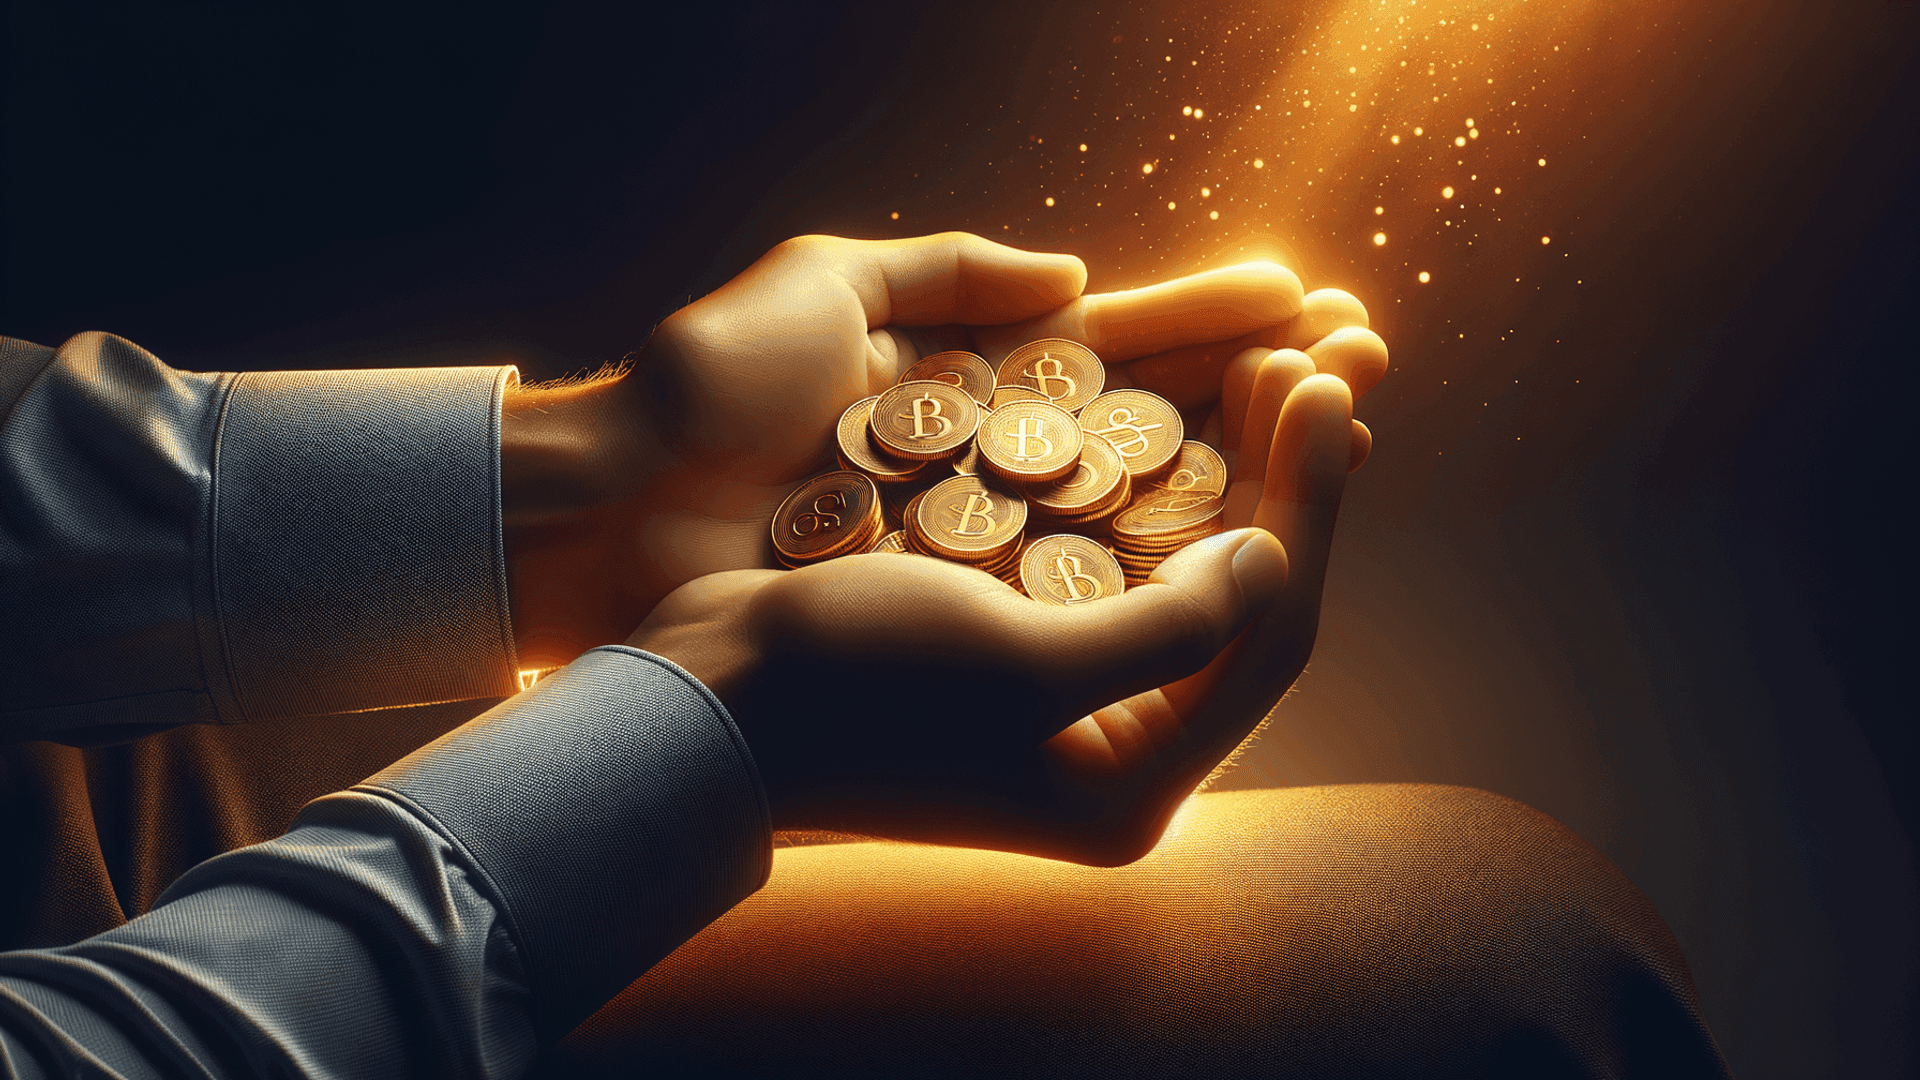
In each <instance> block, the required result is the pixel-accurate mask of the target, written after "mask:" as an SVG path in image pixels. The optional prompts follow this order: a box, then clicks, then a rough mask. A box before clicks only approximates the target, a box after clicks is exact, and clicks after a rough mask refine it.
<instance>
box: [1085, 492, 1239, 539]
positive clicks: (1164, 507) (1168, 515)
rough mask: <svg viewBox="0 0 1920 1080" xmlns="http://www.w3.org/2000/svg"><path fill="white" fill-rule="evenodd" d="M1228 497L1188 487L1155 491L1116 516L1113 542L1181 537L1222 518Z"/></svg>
mask: <svg viewBox="0 0 1920 1080" xmlns="http://www.w3.org/2000/svg"><path fill="white" fill-rule="evenodd" d="M1226 507H1227V500H1225V499H1223V498H1221V497H1220V496H1218V495H1196V494H1191V493H1189V492H1185V491H1154V492H1149V493H1148V494H1147V495H1146V496H1145V497H1144V498H1142V499H1140V500H1139V501H1138V502H1136V503H1134V504H1133V505H1132V506H1129V507H1127V508H1126V510H1124V511H1123V512H1121V514H1120V516H1119V517H1116V518H1114V519H1113V539H1114V543H1116V544H1119V543H1121V542H1122V541H1140V542H1142V543H1145V544H1151V543H1153V542H1154V541H1156V540H1162V541H1164V540H1166V539H1167V538H1169V537H1173V538H1176V539H1177V538H1179V537H1183V536H1185V535H1186V534H1187V533H1188V532H1196V533H1197V532H1198V531H1199V530H1201V529H1205V528H1208V527H1209V526H1210V525H1212V524H1214V523H1216V522H1218V521H1219V520H1220V515H1221V513H1222V512H1223V511H1225V510H1226Z"/></svg>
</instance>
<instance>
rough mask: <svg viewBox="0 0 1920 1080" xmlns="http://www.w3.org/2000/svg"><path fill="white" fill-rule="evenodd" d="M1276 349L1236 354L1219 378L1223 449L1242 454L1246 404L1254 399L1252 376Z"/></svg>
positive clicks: (1244, 350) (1253, 349) (1262, 349)
mask: <svg viewBox="0 0 1920 1080" xmlns="http://www.w3.org/2000/svg"><path fill="white" fill-rule="evenodd" d="M1273 354H1274V350H1273V349H1268V348H1261V347H1255V348H1251V349H1242V350H1240V351H1239V352H1237V353H1235V354H1234V356H1233V359H1232V360H1231V361H1229V362H1228V363H1227V370H1226V371H1225V372H1224V373H1222V375H1221V376H1220V424H1221V428H1220V449H1221V452H1222V453H1227V454H1237V453H1239V452H1240V430H1241V428H1242V427H1243V426H1245V424H1246V422H1247V403H1248V402H1250V401H1252V400H1253V377H1254V376H1255V375H1257V374H1259V372H1260V364H1261V362H1262V361H1264V360H1266V358H1267V357H1269V356H1272V355H1273Z"/></svg>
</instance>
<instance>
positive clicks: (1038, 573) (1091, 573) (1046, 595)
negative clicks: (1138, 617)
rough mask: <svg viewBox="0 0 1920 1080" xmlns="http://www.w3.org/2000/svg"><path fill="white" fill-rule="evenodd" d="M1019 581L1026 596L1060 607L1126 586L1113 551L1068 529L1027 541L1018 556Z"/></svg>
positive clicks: (1096, 598) (1103, 594)
mask: <svg viewBox="0 0 1920 1080" xmlns="http://www.w3.org/2000/svg"><path fill="white" fill-rule="evenodd" d="M1020 584H1021V586H1022V587H1023V588H1025V589H1026V590H1027V595H1028V596H1031V597H1033V598H1034V599H1035V600H1038V601H1040V602H1042V603H1046V604H1056V605H1058V606H1060V607H1067V606H1070V605H1072V604H1084V603H1086V602H1088V601H1090V600H1098V599H1100V598H1101V597H1103V596H1118V595H1120V594H1121V593H1122V592H1124V591H1126V587H1127V583H1126V575H1125V574H1124V573H1122V572H1121V569H1120V563H1119V562H1118V561H1116V560H1115V559H1114V557H1113V553H1112V552H1109V551H1108V550H1107V549H1106V548H1104V547H1101V546H1100V545H1099V544H1097V543H1094V542H1093V541H1092V540H1089V539H1087V538H1086V537H1084V536H1074V535H1073V534H1071V533H1063V534H1061V535H1059V536H1044V537H1041V538H1040V539H1038V540H1035V541H1034V542H1032V543H1031V544H1028V545H1027V552H1026V554H1025V555H1023V556H1021V559H1020Z"/></svg>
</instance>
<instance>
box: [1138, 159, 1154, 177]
mask: <svg viewBox="0 0 1920 1080" xmlns="http://www.w3.org/2000/svg"><path fill="white" fill-rule="evenodd" d="M1140 171H1141V173H1143V174H1148V175H1150V174H1152V172H1153V162H1151V161H1149V162H1147V163H1146V164H1145V165H1142V166H1140Z"/></svg>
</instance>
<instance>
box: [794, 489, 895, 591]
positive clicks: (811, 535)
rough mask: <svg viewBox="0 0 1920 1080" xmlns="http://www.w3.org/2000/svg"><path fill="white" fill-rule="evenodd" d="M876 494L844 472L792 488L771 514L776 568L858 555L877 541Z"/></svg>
mask: <svg viewBox="0 0 1920 1080" xmlns="http://www.w3.org/2000/svg"><path fill="white" fill-rule="evenodd" d="M881 521H882V517H881V510H880V489H879V488H877V487H875V486H874V484H873V481H872V480H869V479H868V478H867V477H866V476H865V475H863V474H861V473H857V472H852V471H848V470H841V471H839V472H830V473H823V474H821V475H819V476H816V477H814V478H813V479H811V480H808V481H807V482H806V483H804V484H801V485H800V486H799V487H797V488H795V489H794V491H793V494H791V495H788V496H787V498H786V501H785V502H782V503H781V504H780V509H778V510H775V511H774V512H773V551H774V555H775V556H776V557H777V558H779V560H780V562H781V564H782V565H784V566H786V567H787V568H789V569H798V568H799V567H802V566H806V565H807V564H809V563H817V562H824V561H826V560H827V559H837V558H839V557H840V556H842V555H858V554H860V553H862V552H864V551H866V550H867V549H869V548H871V547H872V546H873V544H874V541H876V540H878V539H879V538H880V535H881V532H882V531H883V530H882V527H881Z"/></svg>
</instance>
